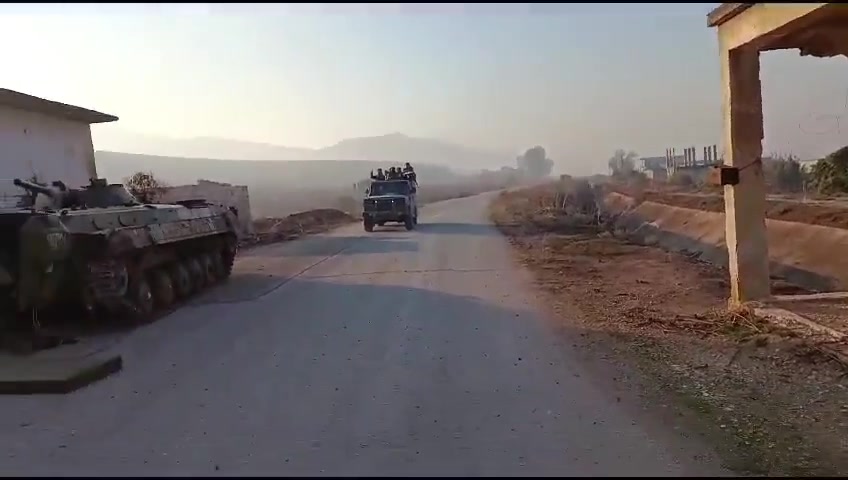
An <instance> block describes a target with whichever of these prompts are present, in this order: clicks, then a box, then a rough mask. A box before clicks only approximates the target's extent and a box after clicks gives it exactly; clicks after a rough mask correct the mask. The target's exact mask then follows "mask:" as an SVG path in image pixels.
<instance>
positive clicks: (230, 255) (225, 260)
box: [218, 248, 236, 279]
mask: <svg viewBox="0 0 848 480" xmlns="http://www.w3.org/2000/svg"><path fill="white" fill-rule="evenodd" d="M218 258H219V259H220V260H221V267H222V271H223V275H222V276H221V278H222V279H225V278H227V277H229V276H230V274H232V273H233V263H235V261H236V252H235V250H230V249H228V248H225V249H224V250H222V251H221V255H219V256H218Z"/></svg>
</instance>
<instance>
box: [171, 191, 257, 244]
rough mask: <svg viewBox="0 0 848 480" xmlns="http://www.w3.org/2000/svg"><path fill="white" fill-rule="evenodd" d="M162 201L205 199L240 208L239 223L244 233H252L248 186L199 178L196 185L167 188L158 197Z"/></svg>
mask: <svg viewBox="0 0 848 480" xmlns="http://www.w3.org/2000/svg"><path fill="white" fill-rule="evenodd" d="M157 199H158V200H159V201H160V202H163V203H169V202H178V201H182V200H193V199H204V200H206V201H208V202H209V203H214V204H218V205H225V206H227V207H235V208H236V209H238V217H239V223H240V224H241V226H242V229H243V231H244V233H246V234H249V235H252V234H253V233H254V231H253V216H252V214H251V212H250V195H249V194H248V191H247V187H245V186H242V185H230V184H229V183H218V182H211V181H209V180H198V181H197V184H195V185H178V186H174V187H168V188H165V189H164V190H163V191H162V192H161V193H160V194H159V195H158V198H157Z"/></svg>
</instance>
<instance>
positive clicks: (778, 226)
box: [603, 193, 848, 291]
mask: <svg viewBox="0 0 848 480" xmlns="http://www.w3.org/2000/svg"><path fill="white" fill-rule="evenodd" d="M603 206H604V208H605V209H606V210H607V212H608V213H612V214H618V217H617V219H616V221H615V229H616V235H621V236H624V237H626V238H628V239H630V240H632V241H635V242H637V243H642V244H647V245H657V246H659V247H662V248H664V249H667V250H672V251H684V252H689V253H695V254H698V256H699V257H700V258H701V259H702V260H705V261H708V262H710V263H713V264H716V265H721V266H726V265H727V261H728V255H727V244H726V243H725V238H724V233H725V219H724V213H718V212H708V211H703V210H694V209H689V208H682V207H675V206H671V205H664V204H661V203H656V202H642V203H638V202H637V201H636V200H635V199H633V198H631V197H628V196H625V195H621V194H618V193H609V194H607V195H606V196H605V198H604V202H603ZM766 233H767V236H768V246H769V261H770V268H771V272H772V275H773V276H780V277H783V278H785V279H786V280H788V281H789V282H790V283H794V284H795V285H799V286H802V287H805V288H807V289H810V290H817V291H834V290H842V291H844V290H848V259H846V258H843V256H840V255H838V254H834V252H842V251H845V250H846V249H848V230H844V229H840V228H832V227H825V226H820V225H808V224H805V223H796V222H786V221H782V220H772V219H766Z"/></svg>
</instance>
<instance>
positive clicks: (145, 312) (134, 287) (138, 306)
mask: <svg viewBox="0 0 848 480" xmlns="http://www.w3.org/2000/svg"><path fill="white" fill-rule="evenodd" d="M127 300H128V303H129V307H130V312H129V313H130V315H131V316H132V319H133V320H134V321H136V322H139V321H143V320H145V319H146V318H147V317H149V316H150V314H152V313H153V310H154V309H155V303H154V300H153V292H152V291H151V290H150V284H149V283H148V282H147V279H146V278H144V275H139V276H138V278H136V279H135V280H132V281H130V286H129V288H128V289H127Z"/></svg>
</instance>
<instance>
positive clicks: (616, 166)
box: [607, 148, 639, 178]
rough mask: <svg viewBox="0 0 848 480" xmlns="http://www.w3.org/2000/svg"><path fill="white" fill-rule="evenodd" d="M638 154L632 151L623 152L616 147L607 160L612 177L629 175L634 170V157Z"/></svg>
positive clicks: (637, 156)
mask: <svg viewBox="0 0 848 480" xmlns="http://www.w3.org/2000/svg"><path fill="white" fill-rule="evenodd" d="M637 158H639V155H638V154H637V153H636V152H634V151H632V150H631V151H629V152H625V151H624V150H622V149H620V148H619V149H618V150H616V151H615V153H614V154H613V155H612V157H611V158H610V159H609V161H608V162H607V165H608V166H609V169H610V172H611V173H612V176H613V177H622V178H625V177H629V176H631V175H632V174H633V173H635V172H636V159H637Z"/></svg>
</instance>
